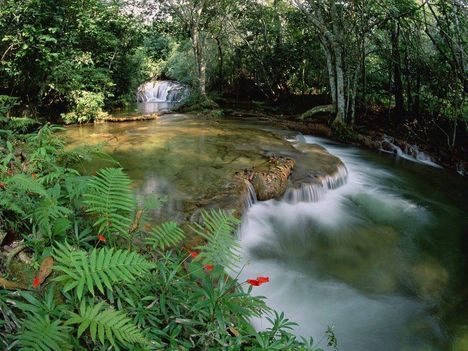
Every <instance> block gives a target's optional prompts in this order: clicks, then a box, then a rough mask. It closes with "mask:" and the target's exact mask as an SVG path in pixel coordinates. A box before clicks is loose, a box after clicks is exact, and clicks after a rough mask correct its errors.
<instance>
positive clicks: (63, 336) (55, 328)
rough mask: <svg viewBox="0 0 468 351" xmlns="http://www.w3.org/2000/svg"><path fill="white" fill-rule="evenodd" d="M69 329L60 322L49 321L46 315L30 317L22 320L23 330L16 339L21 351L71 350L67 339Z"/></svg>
mask: <svg viewBox="0 0 468 351" xmlns="http://www.w3.org/2000/svg"><path fill="white" fill-rule="evenodd" d="M70 329H71V328H70V327H66V326H64V325H62V323H61V321H58V320H56V321H51V320H50V318H49V316H48V315H46V316H40V315H31V316H29V317H28V318H27V319H26V320H24V322H23V329H22V331H21V332H20V333H19V334H18V335H17V336H16V339H17V340H18V344H19V346H20V349H21V350H33V351H49V350H51V351H63V350H71V349H72V347H71V345H70V340H69V337H68V335H69V334H70Z"/></svg>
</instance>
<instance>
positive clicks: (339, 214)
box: [238, 135, 441, 351]
mask: <svg viewBox="0 0 468 351" xmlns="http://www.w3.org/2000/svg"><path fill="white" fill-rule="evenodd" d="M297 142H299V143H301V142H302V143H315V144H320V145H322V146H324V147H325V148H327V150H328V151H329V152H330V153H332V154H334V155H336V156H338V157H340V158H341V160H342V161H343V163H344V164H345V165H346V168H347V172H343V173H342V174H341V175H340V177H341V178H340V179H334V182H333V184H335V186H329V185H327V184H324V185H323V186H317V187H314V188H310V189H309V188H308V189H306V190H304V189H303V190H296V191H302V192H305V193H310V194H309V195H310V196H309V197H307V196H304V194H302V195H298V194H297V193H294V192H291V191H290V192H288V193H287V194H286V195H285V197H284V198H283V200H281V201H275V200H270V201H266V202H256V203H253V202H252V203H251V206H250V208H249V209H248V210H247V212H246V213H245V215H244V220H243V224H242V226H241V228H240V230H239V233H238V235H239V240H240V244H241V249H242V257H243V265H244V268H243V270H242V272H241V275H240V279H241V280H246V279H248V278H255V277H257V276H269V277H270V283H268V284H263V285H262V286H260V287H255V288H254V289H255V290H254V293H255V294H257V295H260V296H266V298H267V303H268V305H269V306H271V307H272V308H274V309H275V310H277V311H284V312H285V314H286V317H288V318H289V319H291V320H293V321H295V322H297V323H298V326H297V327H296V328H295V333H296V334H298V335H300V336H304V337H306V338H308V337H310V336H312V337H313V338H314V340H316V341H318V340H320V339H322V338H323V336H324V332H325V330H326V329H327V326H334V327H335V333H336V336H337V339H338V345H339V350H345V351H366V350H369V351H371V350H372V351H375V350H422V349H424V350H432V348H426V347H431V346H428V345H432V344H431V343H432V342H433V341H434V339H435V340H438V339H439V338H440V337H441V331H440V330H439V327H438V326H437V324H436V320H435V318H433V317H431V316H430V315H429V314H428V313H427V311H426V309H427V308H426V305H425V303H424V302H422V301H421V300H419V299H416V298H415V297H413V295H411V294H407V293H406V292H405V290H404V289H402V288H401V284H402V283H401V281H403V280H405V279H408V274H407V271H410V270H411V269H410V268H408V267H409V266H410V265H411V264H413V263H412V261H411V260H410V259H409V258H408V256H411V248H412V246H411V243H410V241H411V240H410V239H409V238H411V236H412V234H413V233H414V230H418V229H421V228H423V227H424V226H425V225H426V224H427V222H428V220H429V219H430V216H431V215H430V213H428V212H427V211H426V210H425V208H423V207H420V206H418V205H417V204H415V203H413V202H411V201H409V200H407V199H405V198H404V197H403V196H402V195H401V194H400V192H399V191H398V187H395V186H394V184H395V183H394V181H395V178H396V176H395V175H394V174H392V173H390V172H389V171H387V170H384V169H381V168H379V167H376V166H375V165H374V164H372V163H370V162H368V161H364V160H363V159H362V158H361V157H360V152H361V151H359V150H358V149H355V148H352V147H345V146H341V145H336V144H332V143H330V142H328V141H326V140H324V139H320V138H315V137H309V136H302V135H300V136H298V137H297ZM298 197H301V200H300V201H297V198H298ZM307 200H309V202H307ZM401 240H403V241H405V240H406V241H407V243H406V246H407V247H408V248H407V249H408V251H403V249H402V248H401V246H402V245H400V244H401ZM405 250H406V248H405ZM410 261H411V263H410ZM252 323H253V324H254V326H255V327H256V328H258V329H263V328H267V327H269V323H268V322H267V321H266V320H265V319H255V320H253V321H252ZM321 347H323V348H325V349H326V342H325V344H324V343H322V345H321Z"/></svg>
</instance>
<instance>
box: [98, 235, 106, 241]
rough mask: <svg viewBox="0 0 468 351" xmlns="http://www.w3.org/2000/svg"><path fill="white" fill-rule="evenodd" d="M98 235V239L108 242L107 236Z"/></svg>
mask: <svg viewBox="0 0 468 351" xmlns="http://www.w3.org/2000/svg"><path fill="white" fill-rule="evenodd" d="M97 237H98V240H99V241H102V242H103V243H105V242H106V237H105V236H104V235H102V234H99V235H98V236H97Z"/></svg>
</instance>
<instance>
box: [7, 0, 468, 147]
mask: <svg viewBox="0 0 468 351" xmlns="http://www.w3.org/2000/svg"><path fill="white" fill-rule="evenodd" d="M467 18H468V8H467V6H466V4H465V3H464V2H463V1H460V0H449V1H446V0H431V1H424V2H419V1H415V0H392V1H384V2H372V1H365V0H359V1H340V2H338V1H315V0H268V1H258V0H240V1H238V0H236V1H232V0H222V1H219V0H216V1H214V0H181V1H175V0H168V1H162V0H126V1H123V0H120V1H118V0H114V1H101V0H92V1H73V0H72V1H70V0H67V1H59V2H57V1H52V0H46V1H37V0H21V1H12V0H5V1H3V2H2V4H1V6H0V34H1V41H0V55H1V56H0V57H1V59H0V60H1V65H0V82H1V83H0V94H4V95H9V96H14V97H18V98H19V99H20V105H19V106H18V108H17V110H18V111H19V112H22V113H24V114H27V115H28V114H29V115H31V114H35V113H37V112H42V113H43V114H45V115H47V116H51V112H56V113H55V115H56V116H59V115H60V113H63V114H62V117H63V119H64V120H65V121H66V122H67V123H75V122H78V123H82V122H88V121H91V120H93V119H95V118H99V117H103V116H105V115H104V114H103V110H102V109H103V108H107V109H109V108H114V107H118V106H125V105H128V104H129V103H130V102H133V100H134V96H135V91H136V88H137V86H138V85H139V84H140V83H142V82H143V81H145V80H148V79H150V78H153V77H154V78H162V79H174V80H179V81H182V82H185V83H188V84H191V85H192V86H193V87H194V89H193V92H194V93H195V95H196V99H195V100H198V99H199V98H200V97H201V98H203V99H204V100H207V96H208V93H209V94H210V95H211V96H212V97H215V98H216V97H219V96H224V97H229V98H231V99H232V98H236V99H239V98H242V99H267V100H268V101H269V102H270V103H277V102H282V101H290V100H291V99H292V98H293V97H295V96H301V97H302V99H300V100H298V99H294V100H293V101H294V102H295V104H288V105H289V106H290V109H292V110H295V111H298V110H299V111H301V110H302V111H303V110H304V109H305V108H306V107H313V106H314V105H317V104H330V106H331V107H333V111H334V115H335V117H336V118H335V120H336V121H339V122H341V123H344V124H347V125H348V126H351V127H353V126H354V125H356V124H363V123H364V124H366V123H367V125H369V124H370V123H372V121H373V116H385V117H386V119H383V120H382V119H381V121H380V123H384V124H386V125H387V126H390V127H391V130H395V131H404V132H405V133H406V135H407V136H408V135H410V136H412V137H414V138H418V139H419V140H421V141H423V142H424V143H429V142H434V140H435V142H436V143H438V144H439V145H441V146H444V147H445V148H447V149H452V150H453V149H455V148H456V147H457V145H458V146H461V147H464V146H465V145H464V140H465V139H466V131H467V119H466V116H467V115H468V107H467V106H468V103H467V101H466V93H467V89H468V84H467V78H466V77H467V76H468V75H467V70H468V68H467V67H468V63H467V54H466V51H467V45H468V23H467ZM310 96H315V97H318V98H313V99H307V97H310ZM192 100H193V99H192ZM208 100H209V99H208ZM307 101H310V102H307ZM195 102H196V101H195ZM298 102H299V103H298ZM208 106H211V105H208ZM213 106H214V105H213ZM294 107H296V108H294ZM331 107H330V108H329V109H328V110H329V111H331ZM302 111H301V112H302ZM67 112H68V113H67ZM369 121H370V122H369ZM382 121H383V122H382ZM400 126H403V127H404V128H399V127H400ZM339 129H340V130H341V129H342V128H339Z"/></svg>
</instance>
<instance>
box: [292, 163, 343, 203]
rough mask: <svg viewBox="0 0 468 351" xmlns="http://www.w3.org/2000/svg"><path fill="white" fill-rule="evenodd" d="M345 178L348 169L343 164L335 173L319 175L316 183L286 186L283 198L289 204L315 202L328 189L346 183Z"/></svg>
mask: <svg viewBox="0 0 468 351" xmlns="http://www.w3.org/2000/svg"><path fill="white" fill-rule="evenodd" d="M347 178H348V170H347V169H346V167H345V166H340V167H339V168H338V171H337V172H336V173H335V174H333V175H325V176H322V177H319V178H318V182H317V183H302V184H300V187H299V188H297V187H292V188H288V189H287V190H286V193H285V194H284V195H283V200H284V201H286V202H288V203H290V204H296V203H298V202H317V201H319V200H320V199H321V198H322V197H323V196H324V195H325V193H326V192H327V191H328V190H333V189H337V188H339V187H340V186H342V185H344V184H346V181H347Z"/></svg>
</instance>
